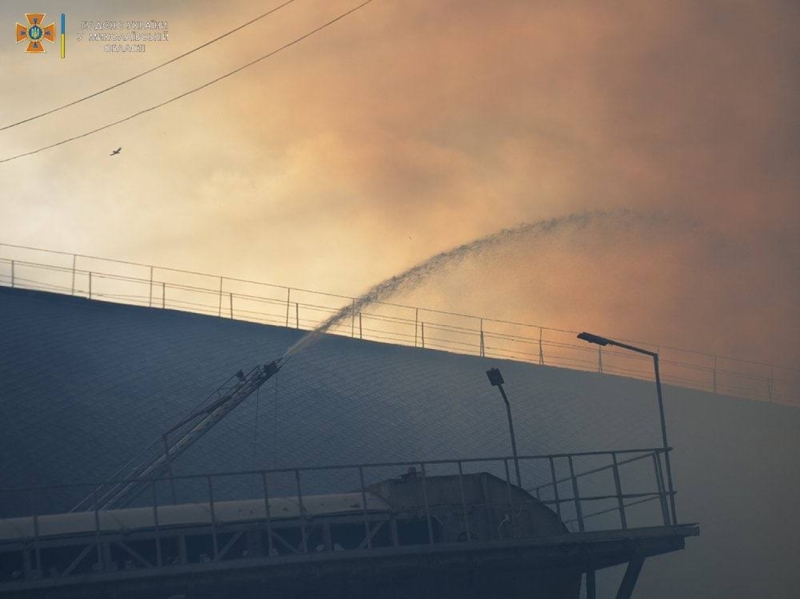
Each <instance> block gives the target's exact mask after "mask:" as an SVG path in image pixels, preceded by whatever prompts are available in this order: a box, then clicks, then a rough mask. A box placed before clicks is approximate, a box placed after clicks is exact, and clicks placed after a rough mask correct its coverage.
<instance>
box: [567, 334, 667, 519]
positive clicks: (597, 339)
mask: <svg viewBox="0 0 800 599" xmlns="http://www.w3.org/2000/svg"><path fill="white" fill-rule="evenodd" d="M578 339H581V340H582V341H588V342H589V343H594V344H596V345H599V346H601V347H604V346H606V345H614V346H616V347H621V348H622V349H628V350H630V351H634V352H636V353H639V354H644V355H646V356H650V357H651V358H653V368H654V369H655V377H656V391H657V393H658V413H659V416H660V418H661V440H662V441H663V444H664V463H665V464H666V466H667V485H668V486H669V506H670V512H671V515H672V524H677V523H678V518H677V516H676V514H675V490H674V488H673V486H672V468H671V467H670V463H669V443H668V442H667V423H666V420H665V419H664V399H663V397H662V395H661V376H660V374H659V372H658V353H657V352H652V351H649V350H646V349H642V348H641V347H634V346H633V345H628V344H627V343H620V342H619V341H614V340H613V339H607V338H605V337H601V336H600V335H593V334H592V333H586V332H583V333H580V334H579V335H578Z"/></svg>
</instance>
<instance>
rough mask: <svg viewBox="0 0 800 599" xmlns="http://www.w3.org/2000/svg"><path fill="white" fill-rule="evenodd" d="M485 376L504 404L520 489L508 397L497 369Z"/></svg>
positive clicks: (515, 445) (520, 479) (517, 459)
mask: <svg viewBox="0 0 800 599" xmlns="http://www.w3.org/2000/svg"><path fill="white" fill-rule="evenodd" d="M486 376H487V377H489V382H490V383H491V385H492V387H497V388H498V389H500V395H502V397H503V401H504V402H505V403H506V413H507V414H508V432H509V433H511V451H512V452H513V453H514V470H516V474H517V486H518V487H519V488H522V477H521V476H520V475H519V458H517V438H516V437H515V436H514V422H513V420H512V419H511V404H510V403H508V396H507V395H506V391H505V389H503V383H505V381H504V380H503V375H502V374H500V371H499V370H498V369H497V368H490V369H489V370H487V371H486Z"/></svg>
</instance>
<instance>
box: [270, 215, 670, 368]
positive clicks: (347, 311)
mask: <svg viewBox="0 0 800 599" xmlns="http://www.w3.org/2000/svg"><path fill="white" fill-rule="evenodd" d="M621 219H629V220H631V224H632V225H636V226H642V225H647V224H649V225H653V224H664V223H665V222H668V221H670V220H674V219H671V218H669V217H667V216H664V215H661V214H655V213H643V212H636V211H633V210H626V209H620V210H610V211H591V212H581V213H575V214H570V215H567V216H562V217H559V218H552V219H549V220H542V221H537V222H534V223H523V224H521V225H518V226H516V227H513V228H509V229H503V230H501V231H498V232H497V233H492V234H491V235H486V236H485V237H479V238H478V239H475V240H473V241H470V242H469V243H465V244H463V245H460V246H458V247H455V248H452V249H449V250H445V251H444V252H441V253H439V254H436V255H435V256H432V257H431V258H428V259H427V260H424V261H423V262H420V263H419V264H417V265H415V266H412V267H411V268H409V269H408V270H406V271H404V272H402V273H400V274H399V275H395V276H393V277H390V278H388V279H386V280H384V281H382V282H380V283H378V284H377V285H375V286H374V287H372V288H370V289H369V290H368V291H367V292H366V293H364V294H363V295H362V296H361V297H359V298H357V299H356V300H355V301H354V302H352V303H350V304H348V305H347V306H345V307H344V308H342V309H341V310H339V311H338V312H337V313H336V314H334V315H333V316H331V317H330V318H328V319H327V320H326V321H325V322H323V323H322V324H320V325H319V326H317V328H315V329H314V330H313V331H310V332H309V333H308V334H306V335H305V336H303V338H301V339H300V340H299V341H297V342H296V343H295V344H294V345H292V346H291V347H290V348H289V349H288V350H287V351H286V353H285V354H284V356H283V358H282V360H283V362H284V364H285V362H286V360H288V359H289V358H291V357H292V356H294V355H296V354H297V353H298V352H300V351H302V350H303V349H305V348H307V347H308V346H309V345H310V344H312V343H314V342H315V341H316V340H317V339H319V337H320V335H322V334H324V333H326V332H327V331H328V330H330V329H331V327H334V326H336V325H337V324H339V323H341V322H342V321H344V320H345V319H348V318H350V317H351V315H352V314H357V313H358V312H361V311H362V310H363V309H364V308H366V307H367V306H369V305H370V304H373V303H376V302H379V301H381V300H385V299H386V298H388V297H390V296H392V295H395V294H396V293H399V292H401V291H410V290H412V289H414V288H415V287H416V286H418V285H419V284H420V283H422V282H423V281H424V280H425V279H427V278H428V277H429V276H430V275H432V274H434V273H436V272H438V271H440V270H442V269H444V268H445V267H448V266H451V265H453V264H456V263H458V262H460V261H462V260H464V259H465V258H467V257H469V256H474V255H479V254H481V253H483V252H485V251H487V250H489V249H491V248H494V247H497V246H500V245H505V244H507V243H510V242H512V241H515V240H517V239H519V238H521V237H527V236H530V235H535V236H536V237H539V236H543V235H548V234H555V233H559V232H561V231H563V230H564V229H567V228H570V227H572V228H576V229H580V228H585V227H587V226H589V225H591V224H593V223H595V222H596V221H610V222H614V221H618V220H621Z"/></svg>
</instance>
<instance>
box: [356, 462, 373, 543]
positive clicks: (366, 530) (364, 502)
mask: <svg viewBox="0 0 800 599" xmlns="http://www.w3.org/2000/svg"><path fill="white" fill-rule="evenodd" d="M358 478H359V479H360V480H361V505H362V508H363V512H364V535H365V537H364V538H365V539H367V549H372V535H371V534H370V529H369V519H368V518H367V489H366V487H365V486H364V468H363V467H362V466H359V467H358Z"/></svg>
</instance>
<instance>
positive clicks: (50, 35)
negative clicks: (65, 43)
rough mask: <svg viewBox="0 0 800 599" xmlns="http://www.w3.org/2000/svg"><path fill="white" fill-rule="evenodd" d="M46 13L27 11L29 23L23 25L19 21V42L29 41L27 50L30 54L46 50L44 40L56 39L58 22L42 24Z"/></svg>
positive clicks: (52, 41) (26, 16)
mask: <svg viewBox="0 0 800 599" xmlns="http://www.w3.org/2000/svg"><path fill="white" fill-rule="evenodd" d="M44 15H45V13H43V12H42V13H27V14H26V15H25V18H26V19H28V24H27V25H23V24H21V23H17V43H20V42H24V41H25V40H27V41H28V47H27V48H26V49H25V52H28V53H30V54H40V53H42V52H44V51H45V50H44V44H43V43H42V42H43V41H44V40H47V41H48V42H50V43H51V44H52V43H55V41H56V24H55V23H50V24H49V25H42V23H44Z"/></svg>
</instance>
